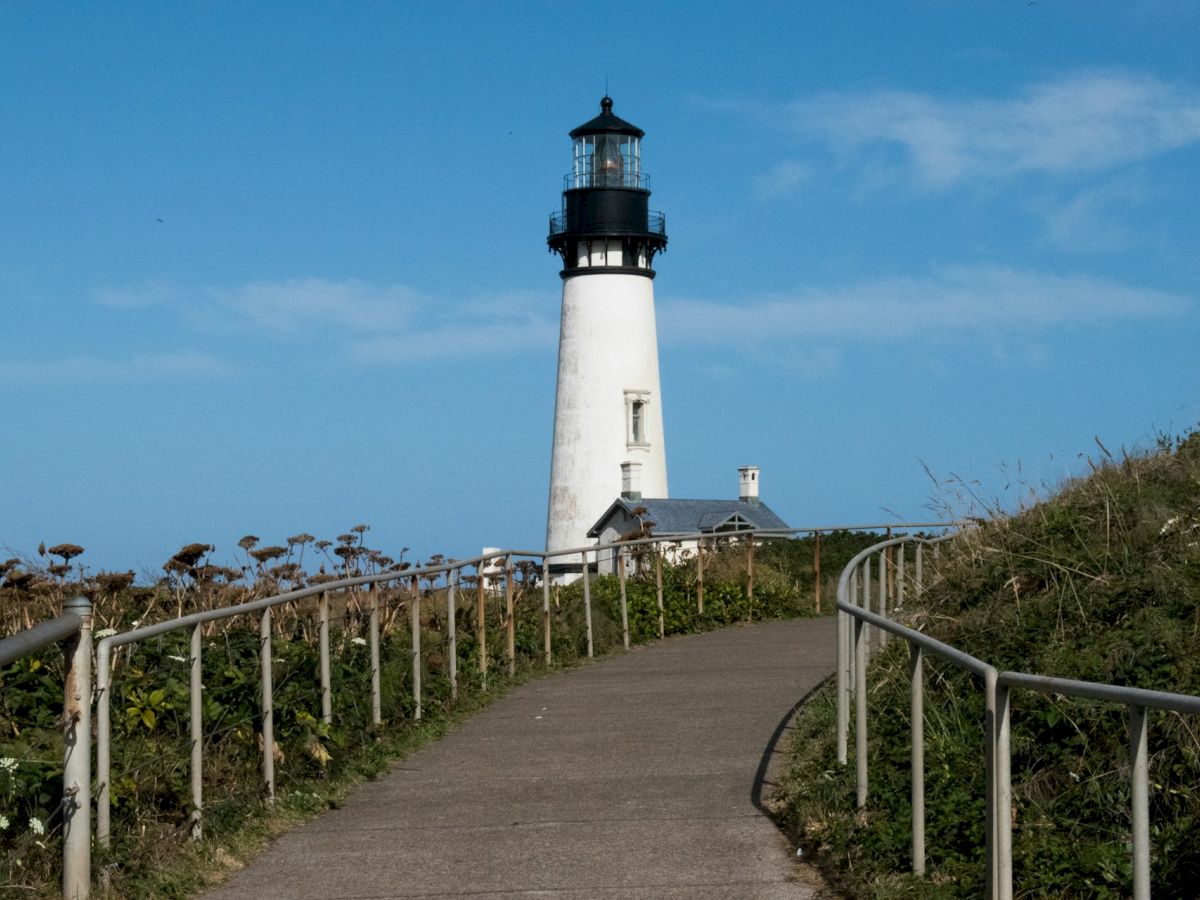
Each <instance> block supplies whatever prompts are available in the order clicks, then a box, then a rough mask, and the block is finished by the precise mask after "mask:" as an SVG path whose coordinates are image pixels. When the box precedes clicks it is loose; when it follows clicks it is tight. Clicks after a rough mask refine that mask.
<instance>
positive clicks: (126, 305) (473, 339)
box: [96, 278, 558, 364]
mask: <svg viewBox="0 0 1200 900" xmlns="http://www.w3.org/2000/svg"><path fill="white" fill-rule="evenodd" d="M96 299H97V302H99V303H101V304H102V305H105V306H108V307H110V308H114V309H125V310H139V311H140V310H145V309H147V308H151V307H157V308H159V309H162V310H165V311H166V312H167V313H168V314H169V315H173V316H174V317H175V320H176V324H177V326H178V327H179V328H180V329H181V331H182V332H184V333H185V334H191V335H194V334H197V333H203V334H217V335H220V336H221V337H222V338H223V339H224V340H225V346H226V347H228V348H230V349H236V347H237V346H238V344H239V343H240V344H251V345H261V344H262V343H263V342H268V343H271V344H276V345H280V344H283V345H286V344H295V343H320V344H321V345H322V346H323V347H325V348H328V357H329V358H334V359H336V358H338V357H340V358H341V360H342V361H343V362H352V363H360V364H363V363H365V364H381V363H404V362H408V361H413V360H432V359H447V360H449V359H462V358H464V357H492V356H500V355H507V354H511V353H515V352H520V351H523V350H528V349H531V348H537V347H544V348H550V347H553V345H554V341H555V338H556V335H557V312H558V307H557V302H556V298H554V297H553V295H551V294H550V293H547V294H546V295H544V296H543V295H542V294H540V293H539V294H533V293H525V292H512V291H510V292H502V291H497V292H495V293H493V294H489V295H485V296H476V297H466V298H463V297H455V298H446V297H438V296H433V295H429V294H425V293H422V292H421V291H419V290H416V289H415V288H412V287H410V286H407V285H403V284H382V285H381V284H372V283H370V282H365V281H360V280H357V279H346V280H332V279H322V278H301V279H289V280H285V281H275V282H269V281H256V282H250V283H247V284H243V285H236V286H233V287H211V286H201V287H195V286H172V285H169V284H165V283H162V282H154V283H151V284H148V285H145V286H143V287H134V288H116V289H106V290H104V291H100V292H98V293H97V296H96Z"/></svg>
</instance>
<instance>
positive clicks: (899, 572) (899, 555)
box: [896, 544, 908, 610]
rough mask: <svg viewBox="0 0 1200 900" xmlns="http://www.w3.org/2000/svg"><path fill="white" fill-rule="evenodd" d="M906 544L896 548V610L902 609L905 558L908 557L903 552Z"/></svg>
mask: <svg viewBox="0 0 1200 900" xmlns="http://www.w3.org/2000/svg"><path fill="white" fill-rule="evenodd" d="M906 546H907V545H906V544H900V545H899V546H898V547H896V609H897V610H901V609H904V569H905V559H904V558H905V557H906V556H907V555H908V554H907V553H906V552H905V547H906Z"/></svg>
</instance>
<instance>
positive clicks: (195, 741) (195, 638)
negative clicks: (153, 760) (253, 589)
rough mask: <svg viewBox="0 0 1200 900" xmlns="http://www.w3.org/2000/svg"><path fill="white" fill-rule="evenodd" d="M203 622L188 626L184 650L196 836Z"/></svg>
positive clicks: (199, 824) (196, 835) (200, 815)
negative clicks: (186, 649) (187, 644)
mask: <svg viewBox="0 0 1200 900" xmlns="http://www.w3.org/2000/svg"><path fill="white" fill-rule="evenodd" d="M203 629H204V626H203V625H199V624H198V625H196V627H195V628H193V629H192V642H191V647H190V650H189V652H188V657H189V658H188V667H189V669H190V670H191V671H190V677H189V687H188V691H189V696H188V717H189V719H190V724H191V740H192V764H191V776H192V815H191V819H192V839H193V840H196V841H198V840H200V838H201V837H202V836H203V833H204V831H203V829H204V825H203V822H204V696H203V690H204V661H203V659H202V657H201V653H202V650H203V645H202V638H203Z"/></svg>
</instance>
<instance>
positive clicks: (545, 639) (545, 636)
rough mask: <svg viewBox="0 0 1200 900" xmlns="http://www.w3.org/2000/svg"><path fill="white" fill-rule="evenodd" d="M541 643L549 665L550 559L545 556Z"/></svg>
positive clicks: (550, 654) (550, 657)
mask: <svg viewBox="0 0 1200 900" xmlns="http://www.w3.org/2000/svg"><path fill="white" fill-rule="evenodd" d="M542 645H543V646H542V649H543V651H544V653H545V655H546V665H547V666H549V665H550V663H551V662H553V654H552V648H551V645H550V561H549V559H547V558H546V557H542Z"/></svg>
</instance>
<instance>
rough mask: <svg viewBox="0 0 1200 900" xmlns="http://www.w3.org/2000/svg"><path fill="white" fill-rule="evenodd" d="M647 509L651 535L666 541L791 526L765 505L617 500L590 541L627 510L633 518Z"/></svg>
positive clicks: (734, 502)
mask: <svg viewBox="0 0 1200 900" xmlns="http://www.w3.org/2000/svg"><path fill="white" fill-rule="evenodd" d="M638 507H643V508H645V510H646V515H645V516H644V517H643V518H644V519H645V521H647V522H653V523H654V527H653V528H652V529H651V534H653V535H656V536H660V537H665V536H668V535H672V534H693V533H695V532H715V531H733V530H751V529H754V530H762V531H773V530H787V527H788V526H787V523H786V522H784V521H783V519H781V518H779V516H777V515H775V513H774V512H773V511H772V510H771V508H770V507H768V506H767V505H766V504H765V503H750V502H747V501H745V500H668V499H665V498H663V499H657V500H656V499H652V498H651V499H642V500H627V499H625V498H624V497H619V498H617V499H616V500H615V501H614V502H613V503H612V505H611V506H609V508H608V509H607V510H605V512H604V515H602V516H601V517H600V518H599V519H597V520H596V524H595V525H593V526H592V528H591V529H590V530H589V531H588V537H592V538H594V537H599V536H600V533H601V532H602V531H604V529H605V527H607V525H608V523H609V522H610V520H611V519H612V518H613V516H614V515H616V514H617V512H618V510H623V511H624V514H625V515H629V516H632V514H633V510H635V509H637V508H638Z"/></svg>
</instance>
